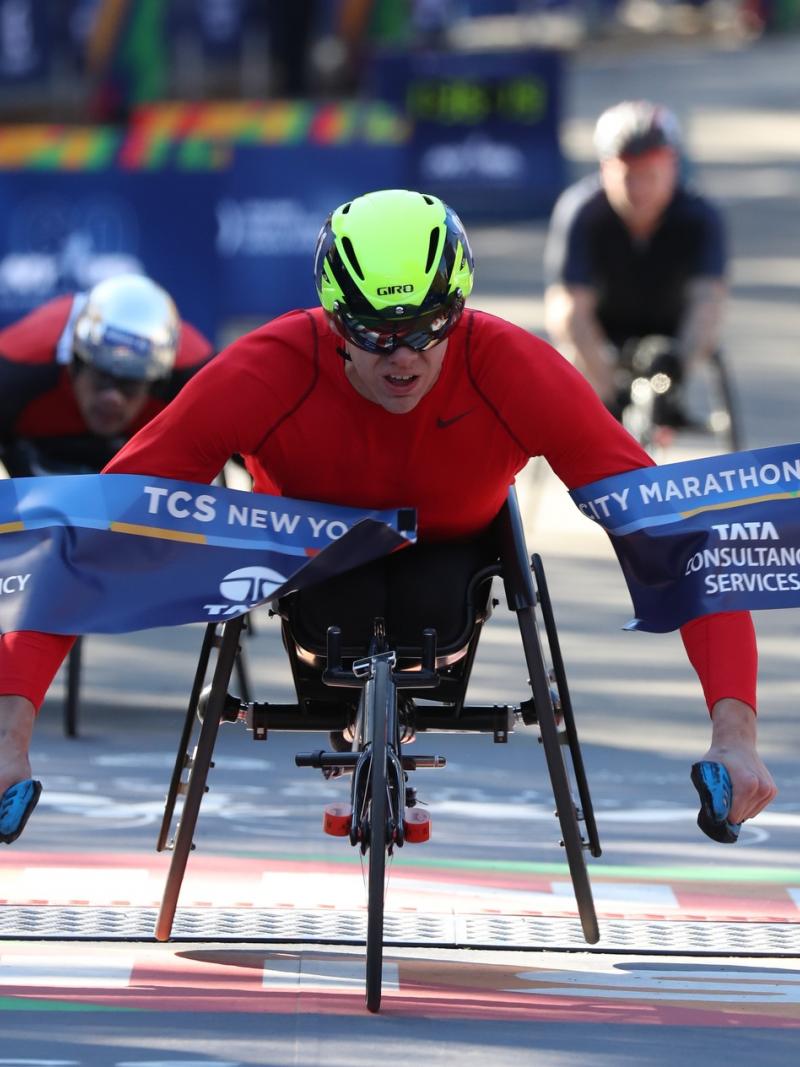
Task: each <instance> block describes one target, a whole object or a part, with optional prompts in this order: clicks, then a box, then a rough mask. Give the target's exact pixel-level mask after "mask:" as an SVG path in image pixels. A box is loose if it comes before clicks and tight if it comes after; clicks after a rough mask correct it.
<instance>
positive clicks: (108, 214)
mask: <svg viewBox="0 0 800 1067" xmlns="http://www.w3.org/2000/svg"><path fill="white" fill-rule="evenodd" d="M219 182H220V178H219V175H218V174H216V173H214V172H211V173H205V172H198V173H191V174H187V173H183V172H178V171H175V170H167V171H165V170H159V171H157V172H154V173H141V172H137V171H123V170H117V169H111V170H102V171H87V172H76V173H71V172H58V173H57V174H52V173H47V172H44V173H37V172H36V171H31V170H19V171H5V172H4V173H3V174H2V175H0V326H4V325H6V324H7V323H10V322H14V321H15V320H16V319H18V318H21V317H22V316H23V315H26V314H27V313H28V312H29V311H32V310H33V309H34V308H35V307H38V306H39V305H40V304H43V303H44V302H45V301H46V300H50V299H52V298H53V297H54V296H59V295H60V294H61V293H65V292H75V291H76V290H85V289H90V288H91V287H92V286H93V285H95V284H96V283H97V282H99V281H102V280H103V278H107V277H110V276H111V275H112V274H119V273H120V272H123V271H130V272H132V273H146V274H150V276H151V277H152V278H154V279H155V280H156V281H157V282H158V283H159V284H160V285H163V286H164V288H165V289H167V291H168V292H170V293H171V294H172V295H173V297H174V298H175V302H176V303H177V305H178V309H179V311H180V313H181V315H182V316H183V318H184V319H186V321H187V322H191V323H192V325H193V326H196V327H197V328H198V329H199V330H201V331H202V332H203V333H205V334H206V335H207V336H208V337H209V338H211V339H212V340H213V339H214V338H215V336H216V332H217V325H218V322H219V318H220V308H219V301H218V295H217V294H218V290H219V279H218V274H219V269H218V266H217V262H216V258H215V253H214V240H215V236H216V229H217V227H216V220H215V217H214V208H215V203H216V200H217V197H218V194H219ZM187 203H191V205H192V209H191V211H187V210H181V209H180V207H179V205H186V204H187ZM310 262H311V259H309V263H310ZM187 264H190V265H191V269H187ZM308 269H309V272H310V269H311V268H310V267H309V268H308Z"/></svg>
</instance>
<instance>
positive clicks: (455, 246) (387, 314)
mask: <svg viewBox="0 0 800 1067" xmlns="http://www.w3.org/2000/svg"><path fill="white" fill-rule="evenodd" d="M473 271H474V262H473V258H472V250H471V249H470V246H469V240H468V239H467V235H466V232H465V230H464V227H463V225H462V223H461V220H460V219H459V217H458V216H457V215H456V213H455V212H454V211H453V210H452V208H450V207H448V206H447V204H445V203H444V202H443V201H442V200H439V199H438V198H437V197H435V196H429V195H428V194H426V193H416V192H412V191H411V190H408V189H382V190H379V191H378V192H374V193H365V194H364V195H363V196H359V197H356V199H354V200H349V201H348V202H347V203H346V204H342V205H341V207H338V208H337V209H336V210H335V211H334V212H333V213H332V214H331V215H330V216H329V217H328V219H327V220H326V222H325V225H324V226H323V227H322V230H321V231H320V234H319V237H318V239H317V250H316V254H315V258H314V277H315V282H316V286H317V293H318V295H319V300H320V303H321V304H322V306H323V308H324V309H325V310H326V311H327V313H328V315H329V317H330V319H331V321H332V323H333V325H334V327H335V328H336V330H337V331H338V332H339V333H340V334H341V335H342V336H343V337H344V338H345V339H346V340H348V341H351V342H352V343H353V344H354V345H356V346H358V347H359V348H363V349H365V350H366V351H368V352H378V353H381V354H385V355H388V354H389V353H390V352H393V351H394V350H395V349H396V348H398V347H400V346H401V345H403V346H408V347H409V348H414V349H416V350H417V351H423V350H424V349H426V348H430V347H431V346H432V345H435V344H438V343H439V342H440V341H442V340H444V338H445V337H447V335H448V334H449V333H450V332H451V330H452V329H453V328H454V327H455V325H456V323H457V322H458V320H459V318H460V317H461V313H462V311H463V310H464V301H465V300H466V298H467V297H468V296H469V294H470V292H471V291H472V279H473Z"/></svg>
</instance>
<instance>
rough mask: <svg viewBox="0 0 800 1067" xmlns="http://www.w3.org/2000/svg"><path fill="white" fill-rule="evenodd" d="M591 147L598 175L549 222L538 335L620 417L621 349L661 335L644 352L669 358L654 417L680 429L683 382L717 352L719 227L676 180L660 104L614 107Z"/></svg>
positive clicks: (672, 129) (668, 121) (567, 196)
mask: <svg viewBox="0 0 800 1067" xmlns="http://www.w3.org/2000/svg"><path fill="white" fill-rule="evenodd" d="M594 145H595V149H596V152H597V156H598V159H599V170H598V172H597V173H595V174H592V175H589V176H587V177H585V178H583V179H581V180H580V181H578V182H576V183H575V184H574V185H572V186H570V187H569V188H568V189H566V190H565V191H564V192H563V193H562V194H561V196H560V197H559V199H558V201H557V202H556V205H555V208H554V209H553V213H552V217H551V220H550V226H549V231H548V236H547V244H546V249H545V279H546V291H545V328H546V331H547V333H548V335H549V337H550V339H551V340H552V342H553V344H554V345H555V346H556V347H557V348H558V349H559V350H560V351H561V352H562V353H563V354H564V355H566V356H567V358H569V359H570V360H571V361H572V362H574V363H575V365H576V366H577V367H578V369H579V370H580V371H581V372H582V373H583V374H584V375H585V376H586V378H587V379H588V380H589V382H590V383H591V384H592V386H593V387H594V389H595V391H596V392H597V394H598V396H599V397H600V399H601V400H602V401H603V403H604V404H605V405H606V406H607V407H608V408H609V409H610V410H611V411H612V413H613V414H615V415H616V416H617V417H619V415H620V413H621V405H622V404H623V397H622V395H620V375H619V374H618V373H617V368H618V364H619V361H620V356H621V354H622V352H623V349H624V348H625V347H626V346H631V345H632V346H634V348H635V346H636V344H637V342H638V341H640V340H641V339H643V338H648V339H656V338H659V339H661V343H660V346H659V344H658V343H656V346H655V349H653V347H652V343H651V350H650V351H649V352H647V351H645V352H643V353H642V354H641V355H642V356H644V357H645V358H651V357H652V356H653V355H656V354H658V355H659V357H660V358H661V359H662V361H664V360H666V362H665V363H664V362H662V365H661V369H666V370H667V372H668V373H670V374H671V376H672V377H673V380H675V381H676V386H675V387H674V389H673V390H672V391H671V395H670V398H669V402H665V403H664V404H663V405H662V409H663V410H662V411H661V413H660V415H659V414H656V413H654V419H655V421H656V422H658V421H661V420H663V422H664V423H665V424H667V425H675V426H680V425H683V424H685V422H686V421H687V420H686V414H685V411H684V410H683V407H682V400H681V396H680V381H681V379H683V378H685V376H686V372H687V370H689V369H690V368H691V366H692V365H693V364H696V363H698V362H700V361H702V360H704V359H707V358H708V357H709V356H711V354H712V353H713V352H715V351H716V350H717V349H718V348H719V345H720V332H721V328H722V322H723V311H724V305H725V299H726V293H727V287H726V282H725V268H726V251H725V234H724V227H723V221H722V219H721V216H720V214H719V212H718V211H717V209H716V208H715V206H714V205H713V204H711V203H710V202H709V201H708V200H707V199H706V198H704V197H702V196H700V195H699V194H698V193H696V192H694V191H692V190H691V189H690V188H689V187H688V186H687V185H686V184H685V183H684V181H683V179H682V176H681V134H680V128H679V125H678V121H677V119H676V118H675V116H674V115H673V114H672V112H671V111H669V110H668V109H667V108H665V107H662V106H661V105H660V104H654V103H651V102H649V101H645V100H635V101H629V100H626V101H623V102H622V103H619V104H616V105H614V106H613V107H611V108H609V109H608V110H606V111H604V112H603V113H602V114H601V115H600V117H599V119H598V120H597V125H596V127H595V131H594ZM665 342H666V347H664V345H665ZM628 355H629V358H630V349H629V351H628ZM634 358H636V357H634ZM640 358H641V357H640ZM639 369H641V370H646V369H647V368H645V367H640V368H639ZM623 378H624V375H623Z"/></svg>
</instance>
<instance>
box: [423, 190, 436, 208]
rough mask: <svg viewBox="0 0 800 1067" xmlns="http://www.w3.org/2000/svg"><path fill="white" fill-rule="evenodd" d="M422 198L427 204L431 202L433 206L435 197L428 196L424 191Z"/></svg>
mask: <svg viewBox="0 0 800 1067" xmlns="http://www.w3.org/2000/svg"><path fill="white" fill-rule="evenodd" d="M422 199H423V200H424V201H425V203H426V204H430V205H431V207H432V206H433V199H432V198H431V197H430V196H426V195H425V193H423V194H422Z"/></svg>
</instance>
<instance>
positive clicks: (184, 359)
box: [175, 322, 214, 370]
mask: <svg viewBox="0 0 800 1067" xmlns="http://www.w3.org/2000/svg"><path fill="white" fill-rule="evenodd" d="M213 352H214V346H213V345H212V344H211V342H210V341H209V340H208V338H207V337H204V336H203V334H201V333H200V331H199V330H198V329H196V328H195V327H194V326H192V324H191V323H190V322H181V334H180V338H179V340H178V352H177V355H176V357H175V369H176V370H187V369H189V368H194V367H199V366H201V365H202V364H203V363H206V362H207V361H208V360H209V359H210V358H211V356H212V354H213Z"/></svg>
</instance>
